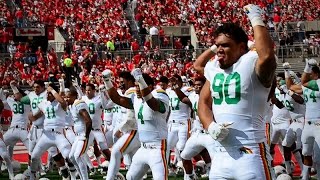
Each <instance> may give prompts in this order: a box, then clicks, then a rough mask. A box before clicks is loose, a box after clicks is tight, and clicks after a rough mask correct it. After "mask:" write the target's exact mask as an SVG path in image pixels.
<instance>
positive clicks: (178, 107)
mask: <svg viewBox="0 0 320 180" xmlns="http://www.w3.org/2000/svg"><path fill="white" fill-rule="evenodd" d="M181 91H182V92H183V93H184V94H185V95H186V96H189V95H190V94H191V92H192V88H191V87H186V86H184V87H182V88H181ZM166 92H167V94H168V96H169V98H170V108H171V114H170V117H169V121H172V120H175V121H187V120H188V119H189V118H190V113H191V109H190V107H189V106H188V105H187V104H185V103H183V102H181V101H180V99H179V98H178V96H177V94H176V92H175V91H174V90H171V89H167V90H166Z"/></svg>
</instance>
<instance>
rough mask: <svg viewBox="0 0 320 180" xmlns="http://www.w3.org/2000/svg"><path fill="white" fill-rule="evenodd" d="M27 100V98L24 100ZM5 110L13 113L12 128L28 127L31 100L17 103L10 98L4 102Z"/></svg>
mask: <svg viewBox="0 0 320 180" xmlns="http://www.w3.org/2000/svg"><path fill="white" fill-rule="evenodd" d="M24 99H25V98H24ZM3 104H4V108H5V109H7V110H11V111H12V120H11V124H10V127H14V126H17V125H18V126H22V127H27V124H28V113H29V112H30V102H29V100H23V99H21V101H16V100H14V98H12V97H8V98H7V100H6V101H4V102H3Z"/></svg>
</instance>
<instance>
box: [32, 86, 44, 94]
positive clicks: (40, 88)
mask: <svg viewBox="0 0 320 180" xmlns="http://www.w3.org/2000/svg"><path fill="white" fill-rule="evenodd" d="M33 90H34V92H35V93H36V95H39V94H40V93H42V92H43V91H44V87H41V86H40V85H39V84H34V85H33Z"/></svg>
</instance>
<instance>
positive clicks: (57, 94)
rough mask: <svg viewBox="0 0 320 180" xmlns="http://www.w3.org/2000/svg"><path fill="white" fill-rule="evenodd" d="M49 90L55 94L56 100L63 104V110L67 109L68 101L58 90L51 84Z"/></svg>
mask: <svg viewBox="0 0 320 180" xmlns="http://www.w3.org/2000/svg"><path fill="white" fill-rule="evenodd" d="M47 91H48V92H50V93H51V94H52V95H53V96H54V98H56V100H57V101H58V102H59V103H60V104H61V107H62V108H63V110H67V106H68V104H67V102H66V101H65V100H64V98H62V97H61V96H60V94H59V93H58V92H57V91H55V90H54V89H53V88H52V87H51V86H50V85H49V86H48V88H47Z"/></svg>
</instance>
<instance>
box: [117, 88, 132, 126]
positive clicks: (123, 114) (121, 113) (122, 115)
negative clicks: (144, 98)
mask: <svg viewBox="0 0 320 180" xmlns="http://www.w3.org/2000/svg"><path fill="white" fill-rule="evenodd" d="M135 94H136V88H135V87H130V88H129V89H127V90H126V92H125V93H124V96H125V97H127V98H130V99H132V98H133V97H134V96H135ZM114 110H115V111H114V116H113V118H114V120H113V121H112V122H113V123H115V125H114V127H115V129H119V128H121V126H123V125H124V124H126V122H123V121H128V119H127V110H128V109H126V108H124V107H121V106H119V107H118V105H116V106H115V109H114ZM129 111H132V113H134V110H132V109H130V110H129ZM133 125H134V124H133ZM131 129H137V125H136V124H135V125H134V126H133V127H132V128H131Z"/></svg>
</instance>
